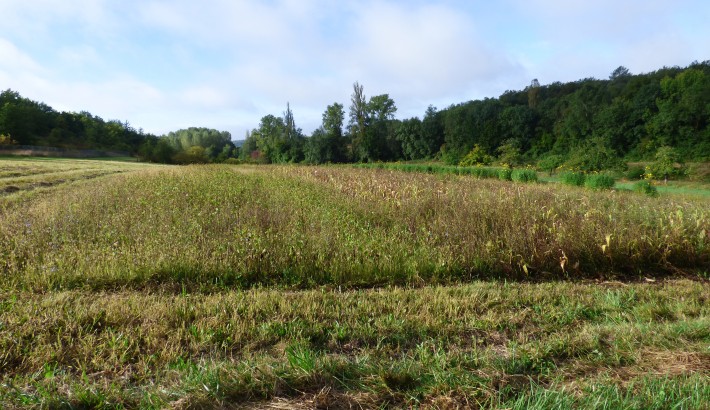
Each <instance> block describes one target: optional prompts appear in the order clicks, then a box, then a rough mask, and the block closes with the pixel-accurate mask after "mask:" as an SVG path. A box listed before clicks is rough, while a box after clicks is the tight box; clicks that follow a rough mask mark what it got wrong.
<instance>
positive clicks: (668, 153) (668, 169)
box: [649, 146, 685, 180]
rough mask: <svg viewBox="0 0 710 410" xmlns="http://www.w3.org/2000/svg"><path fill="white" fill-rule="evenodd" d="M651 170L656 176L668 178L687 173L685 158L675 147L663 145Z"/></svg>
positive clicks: (657, 152)
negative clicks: (684, 163)
mask: <svg viewBox="0 0 710 410" xmlns="http://www.w3.org/2000/svg"><path fill="white" fill-rule="evenodd" d="M649 170H650V171H651V174H652V175H653V176H654V178H657V179H663V180H668V179H669V178H672V177H679V176H682V175H684V174H685V167H684V165H683V160H682V158H681V157H680V155H679V154H678V152H677V151H676V150H675V149H673V147H669V146H663V147H660V148H658V150H657V151H656V160H655V161H654V162H653V163H652V164H651V165H650V167H649Z"/></svg>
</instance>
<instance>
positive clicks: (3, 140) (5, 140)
mask: <svg viewBox="0 0 710 410" xmlns="http://www.w3.org/2000/svg"><path fill="white" fill-rule="evenodd" d="M16 144H17V141H15V140H14V139H12V137H11V136H10V135H8V134H0V145H16Z"/></svg>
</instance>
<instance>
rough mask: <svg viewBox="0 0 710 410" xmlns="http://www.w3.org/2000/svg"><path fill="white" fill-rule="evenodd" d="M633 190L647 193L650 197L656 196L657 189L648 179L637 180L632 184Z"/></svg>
mask: <svg viewBox="0 0 710 410" xmlns="http://www.w3.org/2000/svg"><path fill="white" fill-rule="evenodd" d="M634 191H636V192H638V193H641V194H644V195H648V196H650V197H656V196H658V189H657V188H656V187H655V186H653V184H652V183H651V182H650V181H646V180H644V181H638V182H637V183H635V184H634Z"/></svg>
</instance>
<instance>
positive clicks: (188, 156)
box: [173, 145, 210, 164]
mask: <svg viewBox="0 0 710 410" xmlns="http://www.w3.org/2000/svg"><path fill="white" fill-rule="evenodd" d="M209 160H210V158H209V156H208V155H207V150H206V149H205V148H204V147H201V146H199V145H194V146H192V147H189V148H187V149H186V150H184V151H180V152H178V153H177V154H175V155H174V156H173V162H175V163H176V164H206V163H207V162H209Z"/></svg>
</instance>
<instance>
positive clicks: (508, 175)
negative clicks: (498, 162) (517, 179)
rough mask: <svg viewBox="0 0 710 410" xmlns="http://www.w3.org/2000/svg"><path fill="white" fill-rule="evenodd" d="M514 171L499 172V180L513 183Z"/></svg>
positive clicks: (502, 170)
mask: <svg viewBox="0 0 710 410" xmlns="http://www.w3.org/2000/svg"><path fill="white" fill-rule="evenodd" d="M512 174H513V170H512V169H510V168H503V169H500V170H498V179H500V180H501V181H512V180H513V177H512Z"/></svg>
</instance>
